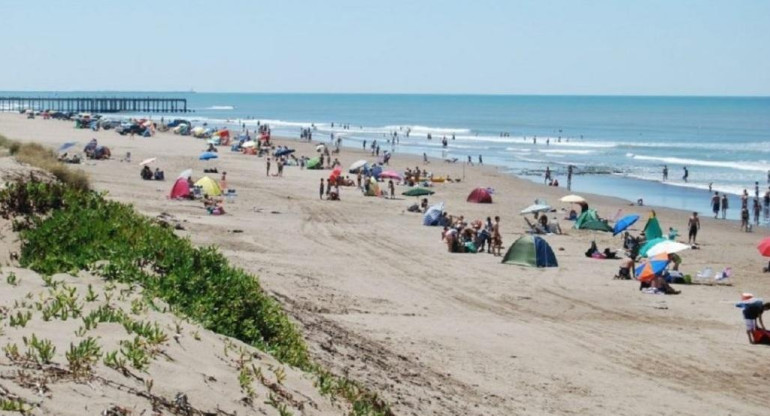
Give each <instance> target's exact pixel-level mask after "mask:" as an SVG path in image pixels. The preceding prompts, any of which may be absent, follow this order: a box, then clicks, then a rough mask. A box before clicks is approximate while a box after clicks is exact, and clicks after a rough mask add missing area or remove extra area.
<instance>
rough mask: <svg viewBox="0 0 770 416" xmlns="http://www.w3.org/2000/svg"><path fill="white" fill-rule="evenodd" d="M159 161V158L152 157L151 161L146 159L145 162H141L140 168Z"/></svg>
mask: <svg viewBox="0 0 770 416" xmlns="http://www.w3.org/2000/svg"><path fill="white" fill-rule="evenodd" d="M156 160H158V159H157V158H154V157H151V158H149V159H144V160H143V161H141V162H139V166H144V165H149V164H150V163H152V162H154V161H156Z"/></svg>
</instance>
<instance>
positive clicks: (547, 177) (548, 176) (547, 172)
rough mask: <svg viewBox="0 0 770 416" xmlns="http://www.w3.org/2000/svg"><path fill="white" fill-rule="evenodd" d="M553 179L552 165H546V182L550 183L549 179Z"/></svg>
mask: <svg viewBox="0 0 770 416" xmlns="http://www.w3.org/2000/svg"><path fill="white" fill-rule="evenodd" d="M550 180H551V167H550V166H546V167H545V183H548V181H550Z"/></svg>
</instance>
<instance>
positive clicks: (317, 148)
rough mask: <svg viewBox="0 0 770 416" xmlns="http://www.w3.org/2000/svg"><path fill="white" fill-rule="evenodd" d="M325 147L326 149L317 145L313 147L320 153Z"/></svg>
mask: <svg viewBox="0 0 770 416" xmlns="http://www.w3.org/2000/svg"><path fill="white" fill-rule="evenodd" d="M325 147H326V146H325V145H322V144H319V145H318V146H316V147H315V150H316V151H319V152H320V151H322V150H324V148H325Z"/></svg>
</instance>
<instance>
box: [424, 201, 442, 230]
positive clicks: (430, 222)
mask: <svg viewBox="0 0 770 416" xmlns="http://www.w3.org/2000/svg"><path fill="white" fill-rule="evenodd" d="M443 212H444V203H443V202H441V203H439V204H436V205H433V206H431V207H430V208H428V210H427V211H425V215H423V216H422V225H427V226H434V225H438V219H439V217H441V214H442V213H443Z"/></svg>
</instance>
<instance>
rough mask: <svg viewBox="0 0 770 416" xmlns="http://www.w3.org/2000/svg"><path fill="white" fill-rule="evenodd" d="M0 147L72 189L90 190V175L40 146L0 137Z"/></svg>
mask: <svg viewBox="0 0 770 416" xmlns="http://www.w3.org/2000/svg"><path fill="white" fill-rule="evenodd" d="M0 147H2V148H6V149H8V152H9V153H10V154H11V155H12V156H14V157H15V158H16V160H18V161H19V162H21V163H26V164H28V165H30V166H34V167H36V168H39V169H42V170H45V171H47V172H50V173H51V174H53V175H54V176H55V177H56V179H58V180H60V181H61V182H63V183H65V184H67V185H68V186H70V187H72V188H75V189H80V190H88V189H90V183H89V180H88V175H87V174H86V173H85V172H83V171H82V170H80V169H72V168H70V167H69V166H67V165H65V164H63V163H61V162H60V161H59V160H57V158H56V153H54V152H53V151H52V150H50V149H48V148H46V147H44V146H42V145H40V144H37V143H22V142H19V141H16V140H11V139H8V138H7V137H5V136H3V135H0Z"/></svg>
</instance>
